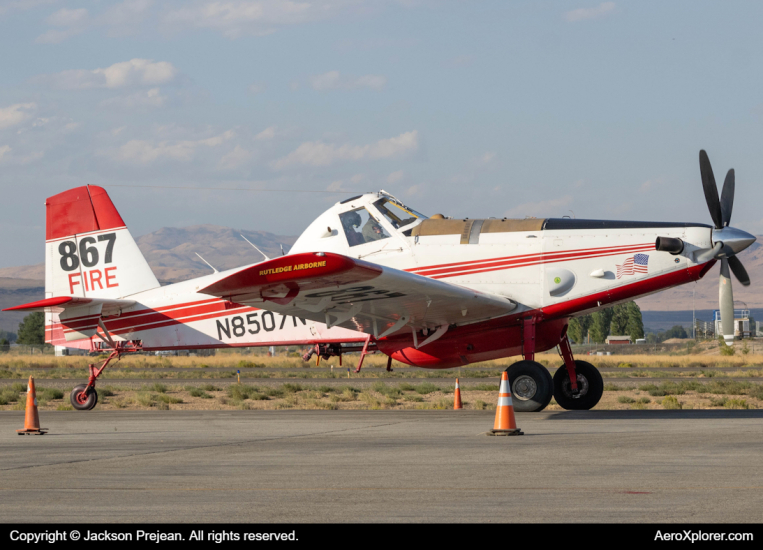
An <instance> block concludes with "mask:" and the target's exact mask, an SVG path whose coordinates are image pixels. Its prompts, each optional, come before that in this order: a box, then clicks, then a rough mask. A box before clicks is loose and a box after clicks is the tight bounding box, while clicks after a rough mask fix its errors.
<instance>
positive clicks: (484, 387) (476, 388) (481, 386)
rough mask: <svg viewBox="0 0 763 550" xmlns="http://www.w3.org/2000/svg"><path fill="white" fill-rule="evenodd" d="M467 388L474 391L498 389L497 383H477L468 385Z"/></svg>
mask: <svg viewBox="0 0 763 550" xmlns="http://www.w3.org/2000/svg"><path fill="white" fill-rule="evenodd" d="M464 389H466V388H464ZM469 389H470V390H474V391H498V384H484V383H483V384H477V385H475V386H469Z"/></svg>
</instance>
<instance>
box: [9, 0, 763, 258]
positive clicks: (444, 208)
mask: <svg viewBox="0 0 763 550" xmlns="http://www.w3.org/2000/svg"><path fill="white" fill-rule="evenodd" d="M761 21H763V3H760V2H753V1H747V2H733V1H725V2H701V1H697V0H691V1H685V2H679V1H671V2H657V1H655V2H650V1H644V0H640V1H616V2H603V3H602V2H597V1H593V2H590V1H578V0H573V1H566V2H551V1H549V2H542V1H537V0H534V1H507V0H503V1H496V2H489V1H486V2H463V1H461V2H455V1H454V2H448V1H443V2H435V1H417V0H399V1H384V0H375V1H373V0H368V1H363V0H321V1H318V2H312V1H310V0H305V1H300V0H295V1H292V2H286V1H268V0H261V1H244V0H220V1H209V0H200V1H189V0H186V1H180V0H178V1H163V2H152V1H151V0H127V1H125V2H108V1H79V2H73V1H66V0H59V1H55V0H13V1H8V0H0V52H2V53H1V54H0V188H1V189H2V203H1V204H2V217H1V218H0V229H2V233H3V239H2V245H0V246H1V247H2V248H1V250H2V256H1V259H0V267H5V266H13V265H21V264H31V263H38V262H41V261H42V260H43V242H44V235H45V234H44V223H45V222H44V207H43V202H44V199H45V198H46V197H48V196H50V195H53V194H56V193H59V192H61V191H64V190H66V189H68V188H71V187H76V186H79V185H84V184H94V185H102V186H104V187H106V188H107V189H108V191H109V194H110V195H111V197H112V199H113V200H114V202H115V204H116V205H117V207H118V209H119V210H120V213H121V214H122V217H123V218H124V219H125V221H126V222H127V223H128V225H129V226H130V228H131V230H132V231H133V233H134V234H135V235H136V236H138V235H141V234H144V233H147V232H150V231H153V230H156V229H158V228H160V227H162V226H185V225H194V224H202V223H211V224H219V225H227V226H233V227H237V228H246V229H258V230H268V231H271V232H274V233H280V234H288V235H297V234H299V233H300V232H301V231H302V230H303V229H304V228H305V227H306V226H307V225H308V223H309V222H310V221H311V220H312V219H313V218H314V217H315V216H317V215H318V214H319V213H320V212H321V211H323V210H324V209H325V208H327V207H328V206H329V205H330V204H332V203H333V202H335V201H337V200H341V199H343V198H346V197H347V196H349V195H332V194H327V193H284V192H280V193H267V192H260V193H254V192H247V191H228V190H222V189H220V188H230V187H248V188H260V189H296V190H313V191H330V190H348V191H351V192H352V191H356V190H357V191H372V190H378V189H386V190H387V191H390V192H392V193H393V194H395V195H397V196H398V197H399V198H401V199H402V200H404V201H406V202H408V203H409V204H410V205H411V206H412V207H413V208H415V209H417V210H420V211H422V212H424V213H427V214H433V213H435V212H442V213H443V214H446V215H451V216H458V217H471V218H474V217H489V216H511V217H524V216H528V215H531V216H562V215H572V214H571V213H570V211H573V212H574V214H575V216H577V217H578V218H582V217H588V218H609V219H645V220H666V221H699V222H705V223H710V216H709V213H708V212H707V208H706V206H705V204H704V197H703V194H702V188H701V183H700V177H699V164H698V152H699V149H701V148H705V149H706V150H707V151H708V153H709V155H710V160H711V161H712V162H713V166H714V168H715V172H716V179H717V180H718V181H719V185H720V184H721V183H722V181H723V178H724V175H725V173H726V171H727V170H728V169H729V168H731V167H734V168H735V169H736V176H737V201H736V203H735V208H734V216H733V220H732V225H735V226H737V227H740V228H742V229H746V230H748V231H751V232H754V233H756V234H760V233H763V212H761V204H763V185H761V183H763V154H761V152H762V151H761V149H762V147H761V145H762V144H763V142H762V140H761V138H762V137H763V135H762V134H763V132H762V130H763V78H762V77H761V75H762V74H763V71H762V70H761V69H762V65H763V55H762V54H763V33H761V32H760V22H761ZM109 185H147V186H188V187H211V188H216V189H220V190H214V191H198V190H171V189H170V190H166V189H148V188H130V187H109Z"/></svg>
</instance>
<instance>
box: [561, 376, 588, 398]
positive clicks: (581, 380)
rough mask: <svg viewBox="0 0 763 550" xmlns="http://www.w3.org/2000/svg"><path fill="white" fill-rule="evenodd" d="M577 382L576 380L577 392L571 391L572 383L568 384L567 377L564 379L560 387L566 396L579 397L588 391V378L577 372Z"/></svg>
mask: <svg viewBox="0 0 763 550" xmlns="http://www.w3.org/2000/svg"><path fill="white" fill-rule="evenodd" d="M577 382H578V393H573V392H572V384H570V379H569V378H567V380H565V381H564V384H563V385H562V389H563V390H564V393H565V395H567V397H571V398H573V399H579V398H581V397H583V396H584V395H585V394H587V393H588V379H587V378H586V377H585V376H583V375H582V374H578V375H577Z"/></svg>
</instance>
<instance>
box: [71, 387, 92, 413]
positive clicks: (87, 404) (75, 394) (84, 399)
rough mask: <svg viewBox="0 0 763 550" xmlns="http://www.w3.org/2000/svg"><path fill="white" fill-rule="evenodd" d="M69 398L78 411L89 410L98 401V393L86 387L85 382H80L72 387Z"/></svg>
mask: <svg viewBox="0 0 763 550" xmlns="http://www.w3.org/2000/svg"><path fill="white" fill-rule="evenodd" d="M69 400H70V401H71V403H72V407H74V408H75V409H77V410H78V411H89V410H90V409H92V408H93V407H95V405H96V404H97V403H98V393H97V392H96V391H95V389H94V388H88V386H87V384H80V385H79V386H75V387H74V389H73V390H72V393H71V395H70V396H69Z"/></svg>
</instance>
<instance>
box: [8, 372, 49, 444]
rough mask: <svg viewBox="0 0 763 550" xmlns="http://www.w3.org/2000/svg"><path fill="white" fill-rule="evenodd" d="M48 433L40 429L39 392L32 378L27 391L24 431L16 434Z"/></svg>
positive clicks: (17, 431) (18, 431)
mask: <svg viewBox="0 0 763 550" xmlns="http://www.w3.org/2000/svg"><path fill="white" fill-rule="evenodd" d="M46 431H47V430H41V429H40V417H39V416H38V415H37V392H36V391H35V389H34V378H32V377H31V376H30V377H29V385H28V386H27V391H26V414H25V416H24V429H23V430H16V433H17V434H19V435H43V434H44V433H45V432H46Z"/></svg>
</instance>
